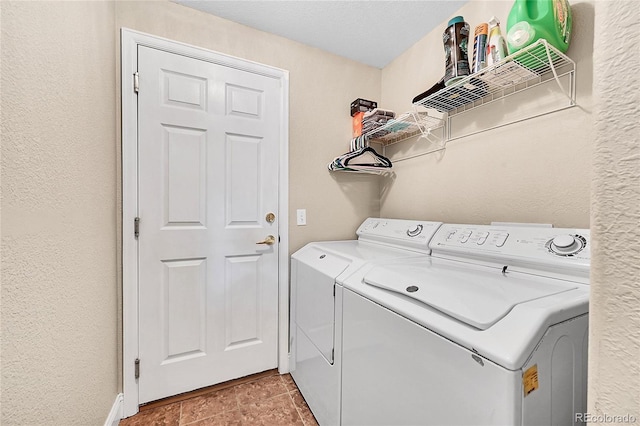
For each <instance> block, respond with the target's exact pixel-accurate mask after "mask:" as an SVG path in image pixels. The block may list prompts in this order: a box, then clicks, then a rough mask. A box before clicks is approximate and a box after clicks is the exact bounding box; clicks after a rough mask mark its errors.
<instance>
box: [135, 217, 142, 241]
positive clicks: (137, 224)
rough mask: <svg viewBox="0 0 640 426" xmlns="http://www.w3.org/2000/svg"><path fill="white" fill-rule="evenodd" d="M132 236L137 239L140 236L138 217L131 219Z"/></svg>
mask: <svg viewBox="0 0 640 426" xmlns="http://www.w3.org/2000/svg"><path fill="white" fill-rule="evenodd" d="M133 236H134V237H136V239H138V237H139V236H140V218H139V217H136V218H135V219H133Z"/></svg>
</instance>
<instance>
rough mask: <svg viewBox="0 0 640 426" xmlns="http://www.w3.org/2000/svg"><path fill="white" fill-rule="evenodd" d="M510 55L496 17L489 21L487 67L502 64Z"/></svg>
mask: <svg viewBox="0 0 640 426" xmlns="http://www.w3.org/2000/svg"><path fill="white" fill-rule="evenodd" d="M508 54H509V51H508V50H507V42H506V40H505V39H504V37H503V36H502V32H501V31H500V21H499V20H498V18H496V17H495V16H492V17H491V19H490V20H489V41H488V43H487V66H491V65H493V64H495V63H497V62H500V61H501V60H502V59H504V58H505V57H506V56H507V55H508Z"/></svg>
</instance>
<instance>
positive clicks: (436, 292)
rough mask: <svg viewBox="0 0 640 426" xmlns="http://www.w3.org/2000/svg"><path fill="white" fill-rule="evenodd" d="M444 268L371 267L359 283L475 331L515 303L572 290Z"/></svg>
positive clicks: (479, 270)
mask: <svg viewBox="0 0 640 426" xmlns="http://www.w3.org/2000/svg"><path fill="white" fill-rule="evenodd" d="M449 263H450V262H442V263H438V262H436V261H433V262H431V264H430V265H429V266H426V265H421V266H410V265H406V264H405V265H399V264H395V265H387V266H376V267H374V268H372V269H371V270H370V271H369V272H368V273H367V274H366V275H365V276H364V282H365V283H366V284H370V285H373V286H376V287H380V288H383V289H386V290H391V291H393V292H396V293H400V294H402V295H404V296H407V297H410V298H412V299H415V300H417V301H419V302H421V303H424V304H426V305H429V306H430V307H432V308H434V309H437V310H438V311H440V312H442V313H444V314H446V315H448V316H450V317H453V318H455V319H457V320H459V321H462V322H464V323H466V324H468V325H471V326H473V327H475V328H478V329H480V330H486V329H488V328H489V327H491V326H492V325H493V324H495V323H496V322H498V321H499V320H500V319H502V318H504V316H506V315H507V314H508V313H509V312H510V311H511V309H513V307H514V306H516V305H518V304H520V303H524V302H527V301H530V300H533V299H538V298H541V297H545V296H550V295H552V294H557V293H562V292H564V291H568V290H571V289H574V288H577V285H575V284H574V283H570V282H564V281H559V280H553V279H549V278H543V277H538V276H534V275H527V274H522V273H517V272H507V273H506V274H503V273H502V272H501V271H500V270H499V269H496V268H489V267H482V266H477V265H466V264H462V263H459V262H455V264H456V265H455V266H453V267H452V266H451V265H450V264H449Z"/></svg>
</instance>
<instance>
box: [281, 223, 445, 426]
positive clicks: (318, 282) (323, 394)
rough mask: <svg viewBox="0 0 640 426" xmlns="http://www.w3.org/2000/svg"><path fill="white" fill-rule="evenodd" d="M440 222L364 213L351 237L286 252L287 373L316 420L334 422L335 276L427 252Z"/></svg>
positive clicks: (337, 371)
mask: <svg viewBox="0 0 640 426" xmlns="http://www.w3.org/2000/svg"><path fill="white" fill-rule="evenodd" d="M440 225H441V223H440V222H425V221H416V220H398V219H377V218H369V219H367V220H365V221H364V222H363V223H362V225H360V227H359V228H358V230H357V232H356V233H357V235H358V239H357V240H348V241H331V242H314V243H309V244H307V245H306V246H305V247H303V248H301V249H300V250H298V251H297V252H295V253H294V254H293V255H292V256H291V341H290V346H291V358H290V366H291V375H292V377H293V379H294V380H295V382H296V384H297V385H298V388H299V389H300V391H301V392H302V395H303V396H304V398H305V400H306V401H307V403H308V405H309V407H310V408H311V411H312V412H313V414H314V415H315V417H316V419H317V420H318V422H319V423H320V424H321V425H338V424H339V423H340V389H341V384H340V377H341V366H340V360H341V343H342V337H341V336H342V292H339V293H338V292H336V282H337V281H338V280H342V279H344V278H345V277H348V276H349V275H351V274H352V273H354V272H355V271H357V270H358V269H359V268H361V267H362V266H363V265H365V264H367V263H368V262H372V261H381V260H385V259H400V258H410V257H416V256H420V257H423V256H425V255H428V253H429V246H428V244H429V241H430V239H431V237H432V236H433V234H434V233H435V231H436V229H437V228H438V227H439V226H440Z"/></svg>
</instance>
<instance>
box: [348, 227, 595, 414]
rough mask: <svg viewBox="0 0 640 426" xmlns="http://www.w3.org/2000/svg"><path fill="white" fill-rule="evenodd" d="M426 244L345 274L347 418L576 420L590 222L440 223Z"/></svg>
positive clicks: (581, 404)
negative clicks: (408, 255)
mask: <svg viewBox="0 0 640 426" xmlns="http://www.w3.org/2000/svg"><path fill="white" fill-rule="evenodd" d="M430 248H431V250H432V252H431V256H423V257H422V258H419V259H398V260H390V261H381V262H375V263H373V264H368V265H365V266H364V267H363V268H361V269H360V270H359V271H358V272H357V273H355V274H352V275H351V276H349V277H348V278H347V279H346V280H344V282H343V285H344V290H343V291H342V292H343V293H344V294H343V296H342V297H343V335H342V340H343V346H342V351H343V353H342V415H341V420H342V424H343V425H541V426H542V425H544V426H550V425H553V426H561V425H576V424H580V422H578V421H576V417H577V416H576V415H575V414H576V413H583V412H585V411H586V384H587V334H588V330H587V327H588V303H589V286H588V284H589V260H590V257H589V231H588V230H583V229H554V228H543V227H520V226H511V225H504V226H474V225H452V224H445V225H442V226H441V227H440V228H439V229H438V231H437V232H436V234H435V235H434V237H433V239H432V240H431V242H430ZM340 290H342V289H340Z"/></svg>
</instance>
